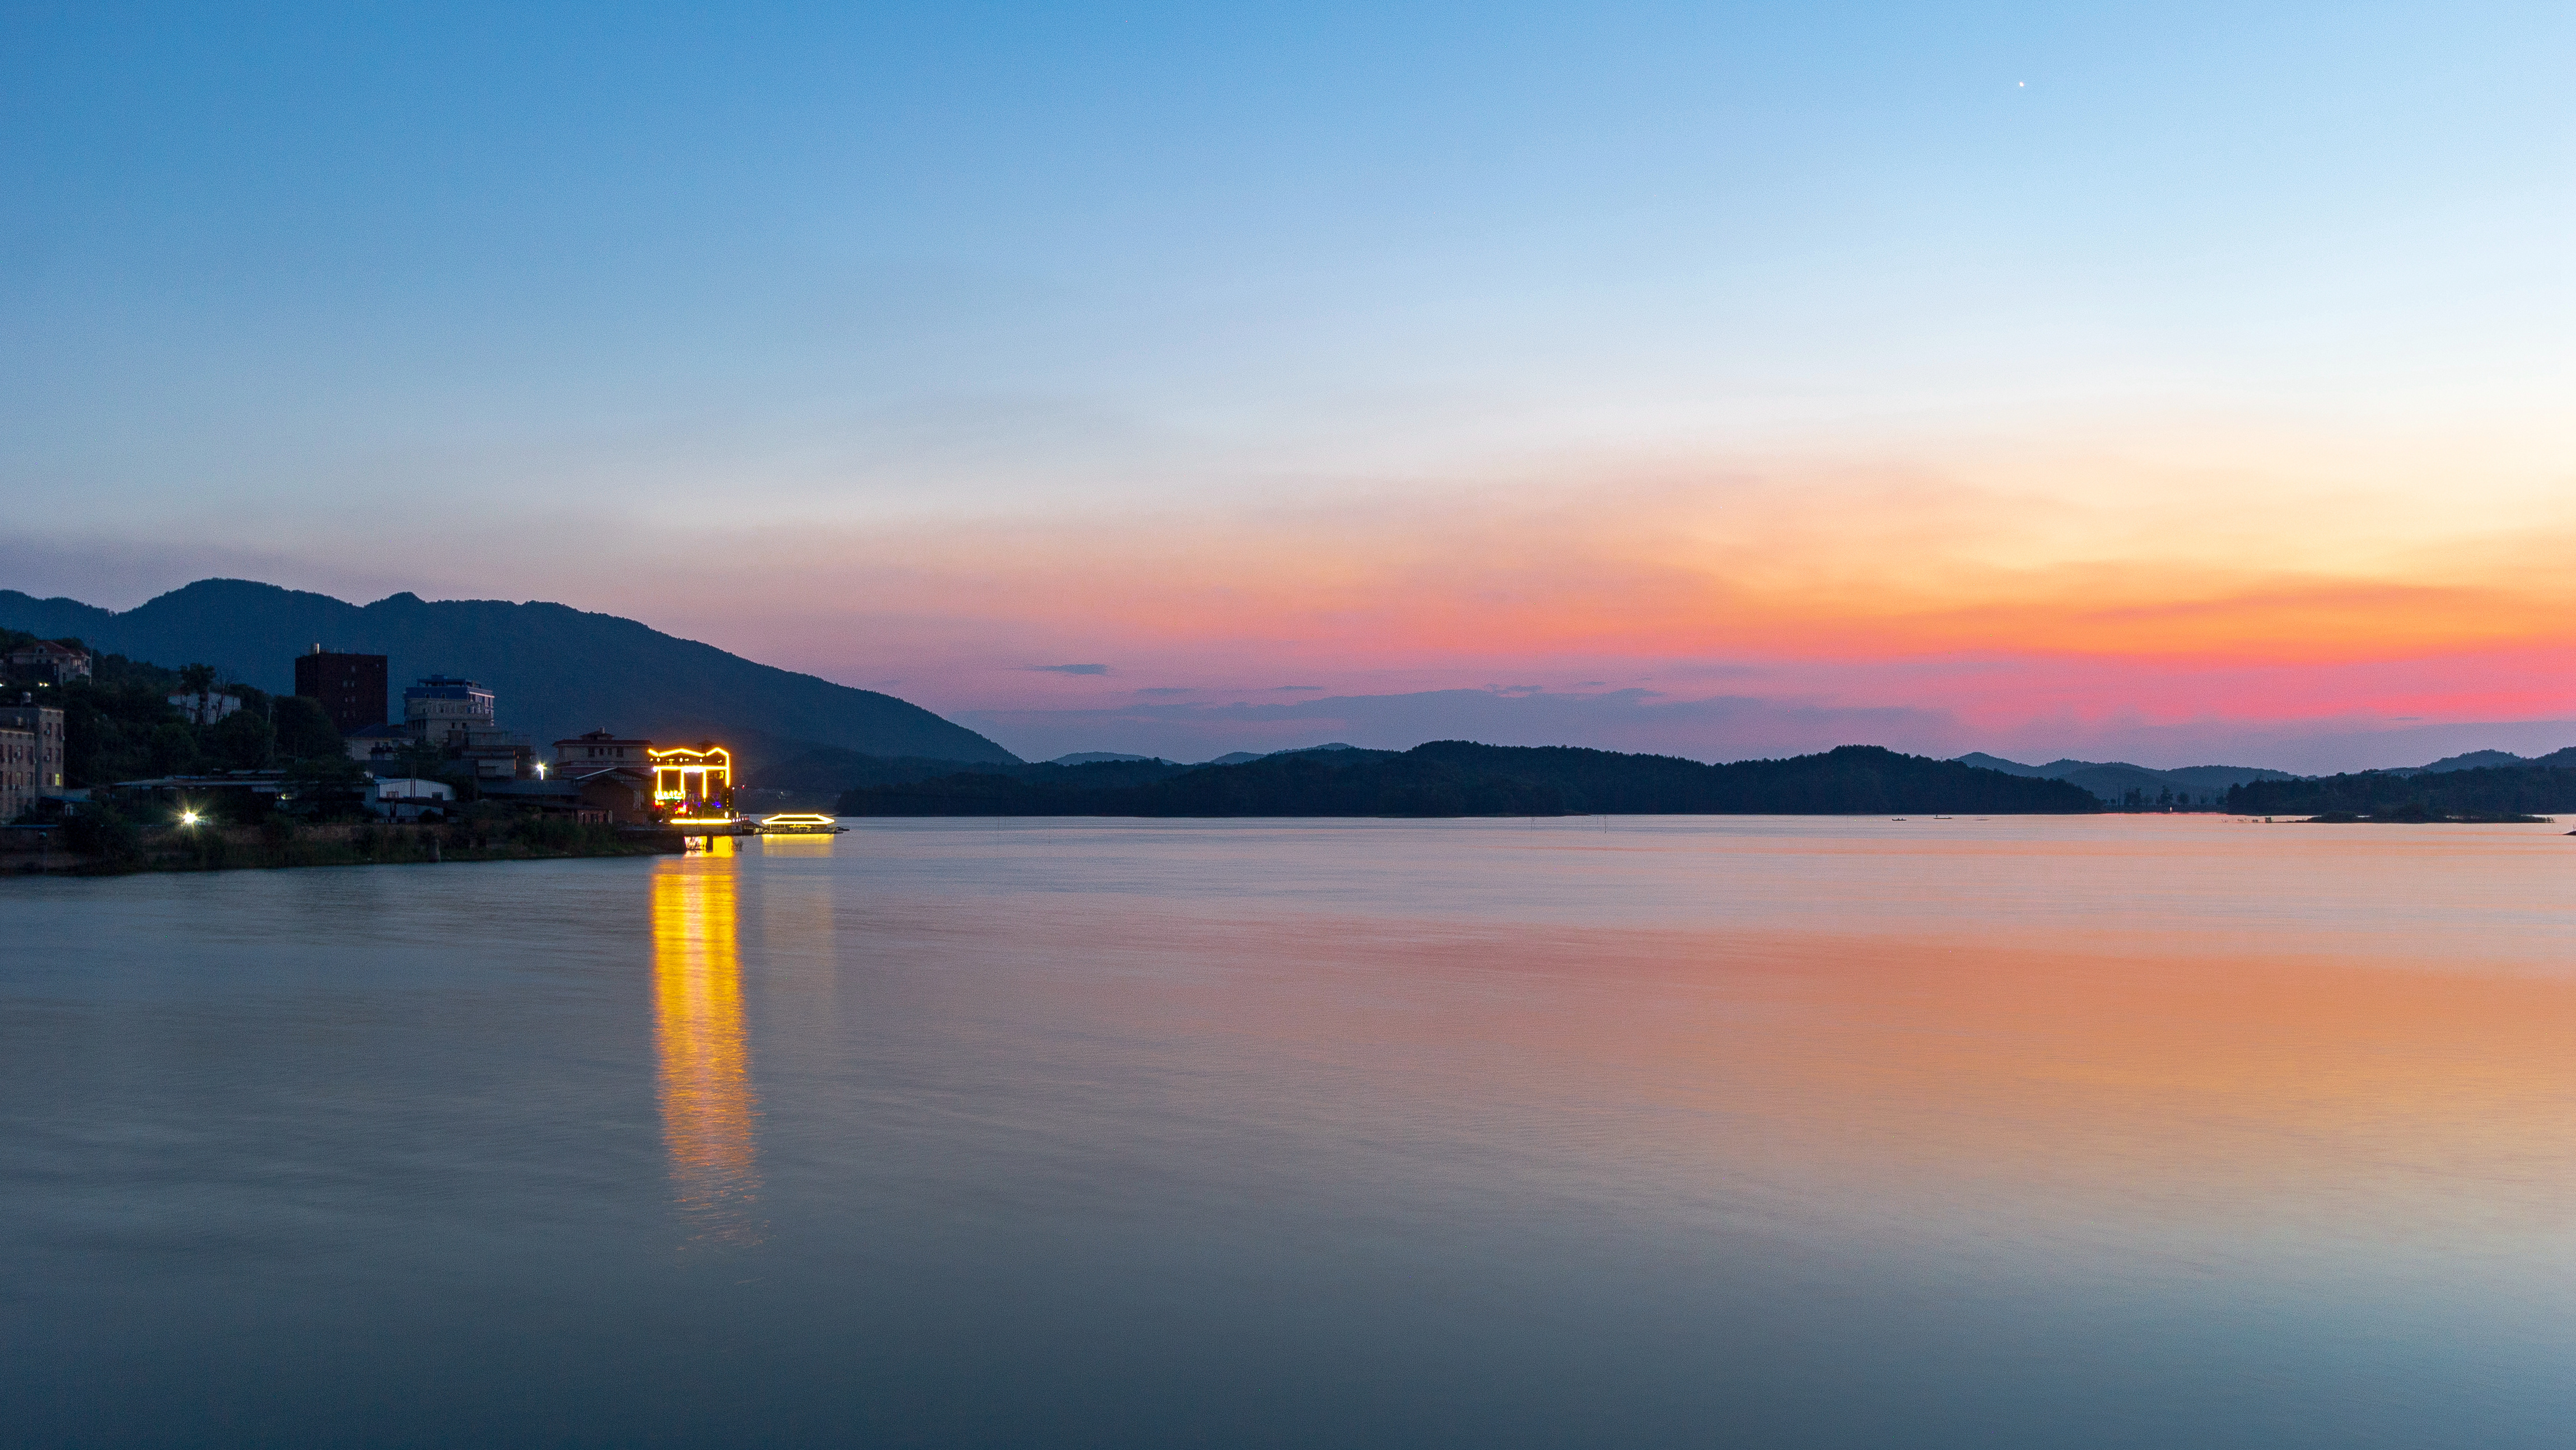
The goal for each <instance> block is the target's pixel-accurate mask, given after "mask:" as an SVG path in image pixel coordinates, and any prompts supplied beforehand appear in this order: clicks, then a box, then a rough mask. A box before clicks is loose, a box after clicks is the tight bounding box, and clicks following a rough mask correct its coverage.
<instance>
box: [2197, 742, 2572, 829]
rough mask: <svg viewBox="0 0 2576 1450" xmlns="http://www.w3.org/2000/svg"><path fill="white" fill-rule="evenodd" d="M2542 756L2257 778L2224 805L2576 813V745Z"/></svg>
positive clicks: (2304, 810) (2299, 811) (2324, 811)
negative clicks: (2499, 763)
mask: <svg viewBox="0 0 2576 1450" xmlns="http://www.w3.org/2000/svg"><path fill="white" fill-rule="evenodd" d="M2541 760H2542V761H2543V762H2546V763H2545V764H2543V763H2535V764H2531V765H2519V766H2506V767H2501V768H2499V767H2495V766H2488V767H2484V768H2471V769H2468V770H2441V771H2432V772H2423V771H2408V772H2406V773H2404V774H2402V775H2401V774H2399V773H2397V772H2395V771H2385V770H2373V771H2365V772H2363V773H2361V774H2359V775H2330V776H2327V777H2326V778H2325V779H2323V780H2286V781H2284V780H2266V781H2256V782H2254V783H2252V784H2250V785H2240V786H2237V787H2236V788H2235V789H2233V790H2230V791H2229V792H2228V793H2227V808H2228V809H2229V810H2232V811H2235V812H2237V813H2238V814H2240V815H2248V816H2305V815H2328V814H2350V815H2363V816H2380V815H2388V814H2391V813H2394V812H2398V811H2403V810H2408V809H2415V810H2420V811H2424V812H2429V813H2431V814H2434V815H2520V814H2528V813H2532V812H2544V811H2576V748H2571V749H2567V750H2561V751H2557V752H2555V753H2553V754H2550V755H2545V756H2542V757H2541Z"/></svg>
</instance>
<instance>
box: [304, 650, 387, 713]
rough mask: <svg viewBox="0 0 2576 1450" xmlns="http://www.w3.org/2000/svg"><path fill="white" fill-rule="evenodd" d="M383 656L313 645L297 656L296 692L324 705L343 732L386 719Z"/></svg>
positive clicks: (384, 662) (325, 711)
mask: <svg viewBox="0 0 2576 1450" xmlns="http://www.w3.org/2000/svg"><path fill="white" fill-rule="evenodd" d="M385 664H386V657H385V656H383V655H361V654H345V653H341V652H339V651H336V650H326V649H324V648H322V646H320V645H318V644H317V645H315V646H313V653H311V654H306V655H297V656H296V657H295V693H297V694H299V695H302V696H303V697H304V698H306V699H308V700H312V701H315V702H317V703H319V704H320V705H321V706H322V713H323V714H325V715H328V716H330V717H331V723H332V724H333V725H334V726H337V727H338V728H339V731H340V733H341V734H342V735H344V736H345V735H348V734H351V733H352V732H355V731H359V730H364V729H366V728H368V727H369V726H372V725H381V724H383V723H384V722H385V700H386V684H385Z"/></svg>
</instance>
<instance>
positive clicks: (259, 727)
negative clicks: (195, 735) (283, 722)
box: [205, 710, 277, 770]
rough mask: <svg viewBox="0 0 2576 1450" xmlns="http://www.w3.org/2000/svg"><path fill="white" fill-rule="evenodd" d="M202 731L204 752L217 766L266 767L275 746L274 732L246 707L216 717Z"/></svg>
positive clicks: (247, 768) (258, 768)
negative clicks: (219, 717) (218, 718)
mask: <svg viewBox="0 0 2576 1450" xmlns="http://www.w3.org/2000/svg"><path fill="white" fill-rule="evenodd" d="M205 734H206V754H207V755H208V756H209V757H210V758H211V759H212V760H213V763H214V765H215V768H216V769H218V770H265V769H267V768H268V761H269V757H270V756H271V755H272V754H274V753H275V751H276V749H277V732H276V731H275V730H273V729H271V728H270V726H269V723H268V722H267V721H266V720H263V719H261V718H260V717H258V716H257V715H254V714H252V713H251V712H250V711H248V710H238V711H235V712H234V713H232V714H230V715H227V716H225V717H224V718H223V719H221V720H218V721H216V722H215V723H214V724H213V725H211V726H209V727H207V729H206V732H205Z"/></svg>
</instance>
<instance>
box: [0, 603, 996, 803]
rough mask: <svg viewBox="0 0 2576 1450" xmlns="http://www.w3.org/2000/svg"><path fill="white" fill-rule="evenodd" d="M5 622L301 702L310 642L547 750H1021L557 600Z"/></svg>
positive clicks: (226, 606)
mask: <svg viewBox="0 0 2576 1450" xmlns="http://www.w3.org/2000/svg"><path fill="white" fill-rule="evenodd" d="M0 626H6V627H9V628H13V629H22V630H26V631H29V632H31V633H34V634H38V635H42V636H45V637H46V638H49V639H53V638H61V637H64V636H72V637H76V638H78V639H81V640H83V641H85V642H86V643H88V644H89V645H90V646H91V647H93V648H96V649H105V650H113V651H116V652H117V653H120V654H124V655H130V656H132V657H134V658H136V659H146V660H153V661H156V662H158V663H161V664H165V665H173V666H175V665H181V664H191V663H204V664H210V665H213V666H215V667H216V668H217V669H218V670H219V671H220V672H221V673H222V674H223V675H224V677H225V678H227V679H240V680H243V681H245V682H247V683H249V684H252V685H256V686H258V687H259V688H261V689H264V690H269V691H273V692H275V693H279V694H291V693H293V691H294V689H295V681H294V658H295V656H296V655H298V654H302V653H304V652H305V651H307V650H310V649H311V648H312V647H313V646H314V644H315V643H316V642H319V643H320V644H322V645H323V646H324V647H326V648H329V649H338V650H356V651H362V652H365V653H370V654H383V655H387V656H390V657H391V661H392V678H393V682H394V700H393V705H392V708H393V710H394V712H395V713H396V715H397V717H398V716H399V714H400V711H401V708H402V706H401V699H402V687H403V686H404V685H407V684H409V683H410V682H411V681H412V680H413V679H414V678H416V677H418V676H420V675H425V674H429V673H431V672H433V671H443V672H445V673H449V674H458V675H467V676H471V677H472V678H474V679H477V680H481V681H483V682H485V683H486V684H489V685H491V686H492V687H493V689H494V690H495V692H496V693H497V694H498V695H499V697H500V715H501V724H502V725H503V726H504V727H506V728H508V729H512V730H519V731H524V732H526V733H527V734H528V735H529V736H531V737H532V738H534V739H535V740H536V741H537V742H538V743H539V744H540V745H541V746H542V745H543V744H544V743H546V742H549V741H552V740H555V739H558V738H560V737H563V736H567V735H573V734H577V733H579V732H581V731H584V730H589V729H594V728H597V727H601V726H606V727H608V728H611V729H615V730H620V731H625V732H629V733H633V734H639V735H647V736H651V737H654V738H656V739H667V740H690V739H697V738H700V737H704V736H720V737H725V738H727V739H734V740H748V739H751V738H754V737H759V738H763V739H767V740H772V741H779V742H812V743H814V744H819V745H825V746H837V747H840V748H842V749H847V750H854V751H864V752H867V753H869V754H871V755H883V756H925V757H934V758H937V759H941V760H948V761H990V762H997V763H1005V764H1016V763H1017V761H1018V757H1017V756H1015V755H1012V754H1011V753H1010V752H1009V751H1007V750H1004V749H1003V748H1002V747H1000V746H998V745H996V744H994V743H993V742H992V741H990V740H987V739H985V738H984V737H983V736H981V735H978V734H976V733H975V732H974V731H972V730H968V729H966V728H965V727H964V726H961V725H955V724H951V723H950V722H948V721H946V720H943V719H941V718H939V717H938V716H937V715H934V714H932V713H930V712H929V711H927V710H924V709H922V708H921V707H920V706H918V705H913V704H909V703H907V702H905V701H902V700H898V699H896V698H894V697H893V696H891V695H881V694H878V693H876V692H875V691H873V690H854V689H851V688H849V687H848V686H846V685H836V684H833V683H832V682H831V681H829V680H823V679H817V678H816V677H814V676H812V675H801V674H796V673H794V672H792V671H789V670H782V669H777V668H774V667H772V666H769V665H763V664H755V663H753V662H752V661H750V660H747V659H743V658H741V657H740V656H738V655H731V654H727V653H726V652H724V651H723V650H720V649H717V648H716V647H715V646H713V645H708V644H700V643H697V642H696V641H694V640H685V639H678V638H675V637H673V636H671V635H667V634H663V633H661V632H660V631H658V630H654V629H649V628H647V627H645V626H644V625H641V624H638V623H636V622H635V621H634V620H631V619H620V618H618V617H616V616H615V615H609V614H590V613H585V612H583V611H581V610H578V609H571V608H568V607H566V606H564V605H561V604H537V603H530V604H512V603H510V602H508V601H506V600H484V599H470V600H468V599H460V600H444V601H440V602H438V603H431V602H428V601H426V600H423V599H421V598H420V597H419V596H417V595H413V594H396V595H393V596H392V597H390V598H386V599H379V600H377V601H376V602H375V603H373V604H369V605H366V606H364V607H361V606H358V605H354V604H349V603H346V602H344V601H342V600H338V599H333V598H331V597H330V596H329V595H325V594H308V593H304V592H301V591H298V590H292V589H280V588H278V587H277V586H276V585H273V584H258V583H252V582H250V581H247V580H241V579H201V580H199V581H198V582H196V583H194V584H190V585H188V586H187V587H185V588H182V589H176V590H173V591H171V592H170V593H168V594H164V595H162V596H160V597H159V598H157V599H154V600H151V601H149V602H147V603H145V604H142V605H138V606H137V607H135V608H133V609H129V610H126V611H124V612H122V613H116V612H112V611H109V610H105V609H98V608H95V607H93V606H90V605H87V604H82V603H80V602H79V601H77V600H72V599H35V598H31V597H30V596H28V595H25V594H21V593H19V592H17V591H16V590H0Z"/></svg>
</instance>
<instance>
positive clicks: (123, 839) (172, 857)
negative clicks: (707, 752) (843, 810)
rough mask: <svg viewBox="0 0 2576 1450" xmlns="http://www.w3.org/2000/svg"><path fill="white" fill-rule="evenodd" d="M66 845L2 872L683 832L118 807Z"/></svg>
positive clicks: (482, 857) (124, 868) (311, 859)
mask: <svg viewBox="0 0 2576 1450" xmlns="http://www.w3.org/2000/svg"><path fill="white" fill-rule="evenodd" d="M57 834H58V835H59V849H58V850H57V849H52V848H51V845H50V844H49V846H48V847H47V848H46V849H43V850H40V851H37V852H32V853H31V852H27V851H18V852H15V853H13V854H12V855H11V857H9V858H7V860H8V864H7V866H5V867H0V870H4V871H8V872H51V873H59V874H70V875H82V876H115V875H124V874H128V873H131V872H137V871H229V870H257V869H273V868H281V867H294V866H372V865H396V864H403V863H415V864H428V863H442V864H443V863H446V862H451V861H540V860H555V859H563V858H569V857H585V856H654V855H667V854H671V853H674V852H677V851H679V850H681V849H682V843H681V841H680V838H679V837H677V836H675V835H672V834H670V833H668V832H662V831H638V830H628V829H621V828H619V827H616V826H609V825H596V824H590V823H585V822H575V821H567V820H563V819H560V818H547V817H542V816H516V817H493V818H487V819H482V820H472V819H468V820H462V821H458V822H456V823H454V824H452V825H430V826H405V825H379V824H364V823H361V824H349V823H339V824H320V825H316V824H310V823H306V822H300V821H296V820H293V819H290V818H288V817H285V816H271V817H269V818H268V819H267V820H265V821H263V822H261V823H260V824H258V825H256V826H226V825H221V824H219V823H216V822H213V821H206V822H202V823H199V824H197V825H193V826H160V825H157V824H156V825H150V826H147V825H144V824H142V823H140V822H137V821H134V820H131V819H128V818H127V817H125V816H122V815H119V814H117V813H116V812H114V811H112V810H94V811H87V812H83V813H82V814H79V815H76V816H73V817H71V818H69V819H67V820H66V821H64V822H63V823H62V826H61V827H60V829H59V831H58V833H57Z"/></svg>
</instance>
